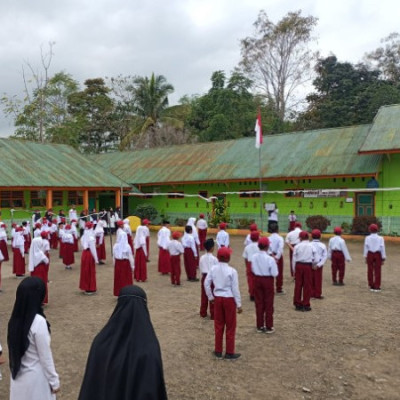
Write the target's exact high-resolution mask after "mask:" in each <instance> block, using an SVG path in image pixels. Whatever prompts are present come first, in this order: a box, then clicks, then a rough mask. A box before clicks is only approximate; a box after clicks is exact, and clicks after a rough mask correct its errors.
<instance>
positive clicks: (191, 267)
mask: <svg viewBox="0 0 400 400" xmlns="http://www.w3.org/2000/svg"><path fill="white" fill-rule="evenodd" d="M192 233H193V228H192V226H190V225H186V226H185V233H184V234H183V237H182V246H183V250H184V253H183V263H184V266H185V271H186V276H187V280H188V281H189V282H198V280H199V279H198V278H197V277H196V270H197V266H198V259H199V254H198V252H197V246H196V241H195V239H194V237H193V234H192Z"/></svg>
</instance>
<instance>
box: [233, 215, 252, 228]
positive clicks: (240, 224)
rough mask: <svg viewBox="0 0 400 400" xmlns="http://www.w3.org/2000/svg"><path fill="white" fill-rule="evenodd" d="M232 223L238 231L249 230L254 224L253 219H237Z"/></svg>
mask: <svg viewBox="0 0 400 400" xmlns="http://www.w3.org/2000/svg"><path fill="white" fill-rule="evenodd" d="M233 223H234V225H235V226H236V228H238V229H249V226H250V225H251V224H253V223H254V219H247V218H238V219H235V220H234V221H233Z"/></svg>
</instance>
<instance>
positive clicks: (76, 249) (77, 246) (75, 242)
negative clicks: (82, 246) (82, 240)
mask: <svg viewBox="0 0 400 400" xmlns="http://www.w3.org/2000/svg"><path fill="white" fill-rule="evenodd" d="M78 251H79V245H78V238H76V237H75V236H74V252H75V253H76V252H78Z"/></svg>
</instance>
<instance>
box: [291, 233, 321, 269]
mask: <svg viewBox="0 0 400 400" xmlns="http://www.w3.org/2000/svg"><path fill="white" fill-rule="evenodd" d="M316 258H317V253H316V251H315V249H314V246H313V245H312V244H311V243H310V242H309V241H308V240H302V241H301V242H300V243H299V244H298V245H296V247H295V248H294V250H293V259H292V260H293V262H292V268H293V272H294V271H295V269H296V263H297V262H301V263H311V264H312V263H313V262H314V260H315V259H316Z"/></svg>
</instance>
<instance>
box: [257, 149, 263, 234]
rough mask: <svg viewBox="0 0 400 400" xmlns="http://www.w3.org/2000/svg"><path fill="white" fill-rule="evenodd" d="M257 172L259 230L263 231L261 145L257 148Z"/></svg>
mask: <svg viewBox="0 0 400 400" xmlns="http://www.w3.org/2000/svg"><path fill="white" fill-rule="evenodd" d="M258 172H259V187H260V222H261V232H263V230H264V229H263V225H264V224H263V198H262V193H261V192H262V175H261V146H260V147H259V148H258Z"/></svg>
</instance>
